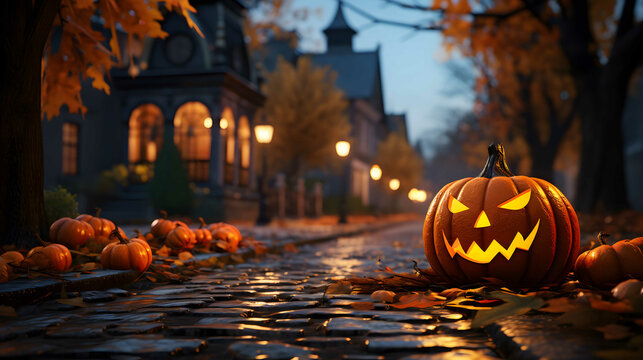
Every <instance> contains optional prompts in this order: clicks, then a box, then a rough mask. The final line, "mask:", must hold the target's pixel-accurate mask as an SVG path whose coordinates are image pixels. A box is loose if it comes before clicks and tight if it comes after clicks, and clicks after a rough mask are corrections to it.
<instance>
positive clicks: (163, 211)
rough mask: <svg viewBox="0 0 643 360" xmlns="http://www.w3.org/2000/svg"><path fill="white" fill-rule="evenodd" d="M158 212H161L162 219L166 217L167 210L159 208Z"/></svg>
mask: <svg viewBox="0 0 643 360" xmlns="http://www.w3.org/2000/svg"><path fill="white" fill-rule="evenodd" d="M159 212H160V213H161V218H163V219H167V211H165V210H161V211H159Z"/></svg>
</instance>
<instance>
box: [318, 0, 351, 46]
mask: <svg viewBox="0 0 643 360" xmlns="http://www.w3.org/2000/svg"><path fill="white" fill-rule="evenodd" d="M342 5H343V4H342V0H338V1H337V13H335V18H334V19H333V21H332V22H331V23H330V25H328V27H327V28H326V29H324V34H326V43H327V45H328V50H329V51H330V50H332V49H338V48H343V49H346V48H348V49H349V50H350V49H352V48H353V35H355V34H356V33H357V32H356V31H355V30H353V28H351V27H350V26H349V25H348V23H347V22H346V18H345V17H344V11H343V9H342Z"/></svg>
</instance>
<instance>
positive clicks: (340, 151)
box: [335, 141, 351, 224]
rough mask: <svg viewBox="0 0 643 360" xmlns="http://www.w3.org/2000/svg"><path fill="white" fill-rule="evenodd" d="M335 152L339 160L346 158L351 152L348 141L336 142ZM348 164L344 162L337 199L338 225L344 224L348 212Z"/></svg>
mask: <svg viewBox="0 0 643 360" xmlns="http://www.w3.org/2000/svg"><path fill="white" fill-rule="evenodd" d="M335 151H336V152H337V155H338V156H339V157H340V158H347V157H348V154H350V152H351V144H350V143H349V142H348V141H338V142H337V143H336V144H335ZM349 166H350V163H349V162H348V161H345V164H344V173H343V174H342V175H343V176H342V186H341V194H340V198H339V223H340V224H346V223H347V221H346V213H347V212H348V204H347V202H348V200H347V197H348V176H349V170H350V168H349Z"/></svg>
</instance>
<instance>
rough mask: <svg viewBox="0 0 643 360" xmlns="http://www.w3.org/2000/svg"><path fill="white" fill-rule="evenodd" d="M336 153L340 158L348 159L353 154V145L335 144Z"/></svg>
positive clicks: (346, 143)
mask: <svg viewBox="0 0 643 360" xmlns="http://www.w3.org/2000/svg"><path fill="white" fill-rule="evenodd" d="M335 151H337V155H339V157H347V156H348V154H350V152H351V144H350V143H349V142H348V141H343V140H342V141H338V142H337V143H336V144H335Z"/></svg>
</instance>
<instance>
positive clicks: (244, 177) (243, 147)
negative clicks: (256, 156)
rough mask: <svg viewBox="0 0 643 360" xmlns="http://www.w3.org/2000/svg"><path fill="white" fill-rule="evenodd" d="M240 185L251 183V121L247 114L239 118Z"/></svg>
mask: <svg viewBox="0 0 643 360" xmlns="http://www.w3.org/2000/svg"><path fill="white" fill-rule="evenodd" d="M239 157H240V158H241V159H240V160H241V161H240V163H239V165H240V168H239V185H241V186H248V184H249V183H250V123H249V122H248V118H247V117H246V116H242V117H241V118H240V119H239Z"/></svg>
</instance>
